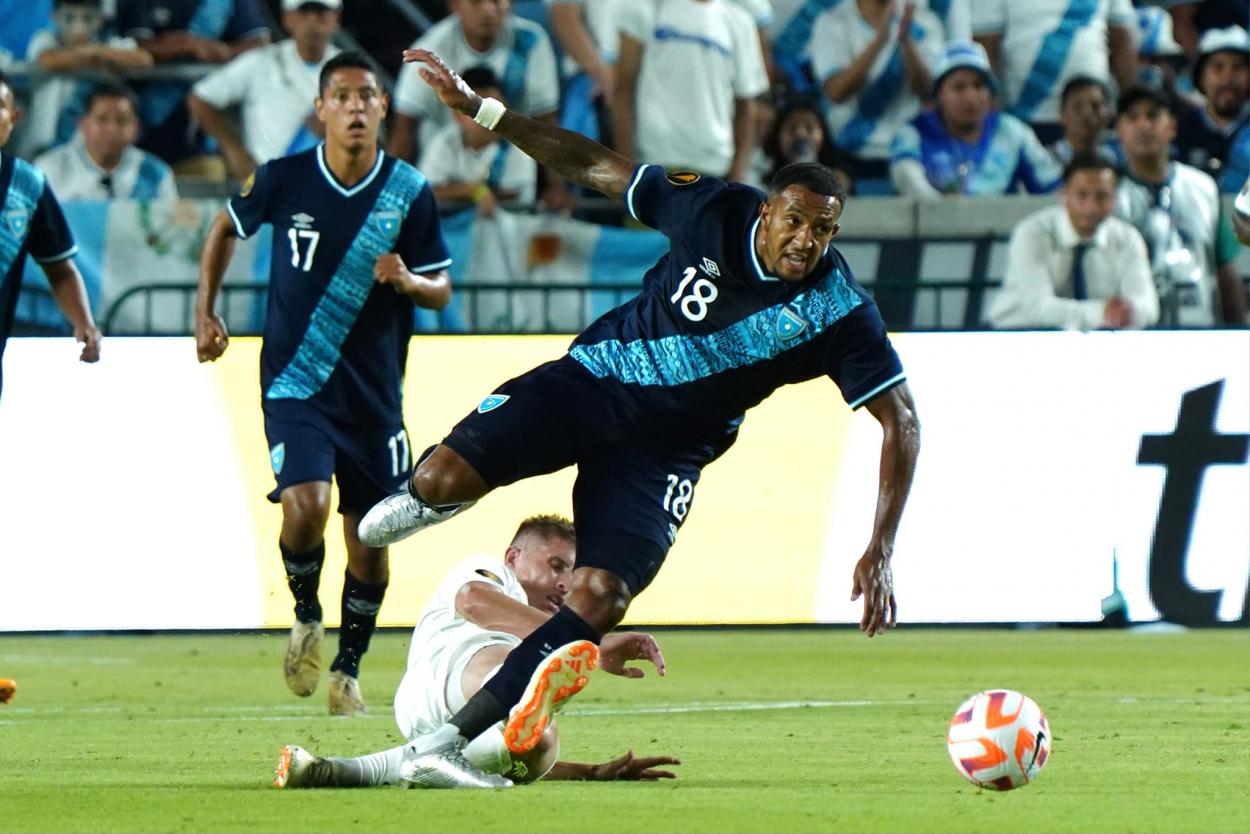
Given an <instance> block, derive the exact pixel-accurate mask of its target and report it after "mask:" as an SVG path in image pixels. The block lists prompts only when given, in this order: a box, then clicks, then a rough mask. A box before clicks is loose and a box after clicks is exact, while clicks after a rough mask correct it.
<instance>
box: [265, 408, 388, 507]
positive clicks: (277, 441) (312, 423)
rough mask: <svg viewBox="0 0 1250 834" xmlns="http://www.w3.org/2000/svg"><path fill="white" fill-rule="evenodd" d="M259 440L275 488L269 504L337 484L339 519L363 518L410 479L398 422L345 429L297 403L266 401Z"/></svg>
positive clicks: (346, 427) (271, 493)
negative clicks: (290, 491) (296, 491)
mask: <svg viewBox="0 0 1250 834" xmlns="http://www.w3.org/2000/svg"><path fill="white" fill-rule="evenodd" d="M264 409H265V437H266V439H268V441H269V463H270V466H271V468H272V469H273V474H274V478H275V479H276V480H277V487H276V488H275V489H274V490H273V491H272V492H270V493H269V496H268V497H269V500H270V501H272V502H274V503H275V504H276V503H278V502H279V501H280V500H281V495H282V491H283V490H284V489H286V488H287V487H289V486H295V485H296V484H303V483H307V482H309V481H327V482H328V481H329V480H330V479H331V477H333V478H335V479H336V480H337V481H338V486H339V507H338V510H339V512H340V513H350V514H354V515H363V514H365V513H366V512H368V511H369V509H370V508H371V507H372V506H373V505H374V504H376V503H378V502H379V501H381V500H382V499H383V498H385V497H386V496H388V495H390V494H391V493H394V492H399V491H400V490H402V489H404V488H405V486H406V484H407V483H408V478H409V476H411V475H412V449H411V448H410V447H409V445H408V432H407V431H405V429H404V424H403V423H402V422H398V423H395V424H394V425H391V426H387V427H384V428H370V427H363V428H362V427H358V426H347V425H344V424H343V423H340V422H337V421H335V420H331V419H330V418H329V417H326V416H325V415H324V414H322V413H321V412H320V411H318V410H317V409H316V408H314V407H313V406H310V405H308V404H306V403H303V402H300V401H297V400H278V401H272V400H270V401H266V402H265V404H264Z"/></svg>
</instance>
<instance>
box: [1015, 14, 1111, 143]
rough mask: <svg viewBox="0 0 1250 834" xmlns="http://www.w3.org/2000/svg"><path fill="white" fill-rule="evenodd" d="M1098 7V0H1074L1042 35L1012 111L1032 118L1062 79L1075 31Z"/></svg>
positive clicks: (1026, 118)
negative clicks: (1060, 77)
mask: <svg viewBox="0 0 1250 834" xmlns="http://www.w3.org/2000/svg"><path fill="white" fill-rule="evenodd" d="M1096 11H1098V0H1072V4H1071V5H1070V6H1068V9H1067V11H1065V12H1064V13H1063V19H1062V20H1060V21H1059V26H1058V27H1057V28H1056V29H1055V30H1054V31H1053V32H1051V33H1050V34H1049V35H1047V36H1046V37H1045V38H1043V39H1042V46H1041V49H1039V50H1038V52H1037V58H1036V59H1035V60H1034V61H1033V68H1032V69H1030V70H1029V74H1028V76H1027V77H1026V78H1025V79H1024V84H1023V85H1022V86H1021V87H1020V94H1019V95H1018V96H1016V101H1015V103H1014V104H1013V105H1012V106H1011V111H1010V112H1011V114H1012V115H1014V116H1018V117H1019V118H1021V119H1024V120H1025V121H1026V122H1027V121H1029V120H1030V119H1031V117H1032V116H1033V111H1034V110H1036V109H1037V107H1038V105H1040V104H1041V103H1042V102H1043V101H1045V100H1046V97H1047V96H1049V95H1050V93H1051V91H1052V90H1054V88H1055V82H1057V81H1058V80H1059V76H1060V74H1061V73H1062V72H1063V66H1064V64H1066V63H1067V62H1068V53H1069V52H1071V51H1072V42H1073V41H1074V40H1075V39H1076V33H1077V32H1078V31H1079V30H1081V29H1083V28H1084V27H1085V26H1087V25H1089V22H1090V21H1091V20H1092V19H1093V17H1094V13H1095V12H1096Z"/></svg>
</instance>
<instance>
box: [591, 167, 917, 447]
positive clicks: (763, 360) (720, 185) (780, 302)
mask: <svg viewBox="0 0 1250 834" xmlns="http://www.w3.org/2000/svg"><path fill="white" fill-rule="evenodd" d="M764 199H765V196H764V194H762V193H761V192H760V191H758V190H756V189H754V188H750V187H748V186H744V185H739V184H736V183H729V182H726V181H724V180H720V179H711V178H699V177H698V176H697V175H694V174H685V173H680V174H679V173H674V174H671V175H670V174H667V173H666V172H665V171H664V169H662V168H660V167H659V166H655V165H643V166H641V167H639V169H638V170H637V172H636V173H635V174H634V178H633V181H632V182H631V183H630V186H629V190H628V191H627V193H626V204H627V206H628V208H629V211H630V213H631V214H632V215H633V216H634V217H635V218H636V219H638V220H639V221H641V222H643V223H645V224H647V225H648V226H651V227H653V228H655V229H659V230H660V231H661V232H663V233H664V234H665V235H666V236H667V237H668V239H669V241H670V249H669V252H668V254H666V255H665V256H664V257H662V258H661V259H660V260H659V262H657V263H656V265H655V266H653V267H652V268H651V269H650V270H649V271H648V272H647V274H646V277H645V278H644V280H643V289H642V292H640V293H639V294H638V296H636V297H635V298H633V299H632V300H630V301H628V302H626V303H625V304H623V305H621V306H620V307H617V308H616V309H615V310H612V311H610V312H608V313H606V314H605V315H603V316H602V317H601V318H599V319H598V320H597V321H595V322H594V323H593V324H591V325H590V327H588V328H587V329H586V330H585V331H584V332H583V333H582V334H581V335H580V336H578V337H577V339H575V340H574V342H573V345H572V346H571V348H570V350H569V353H570V356H571V357H572V358H573V359H575V360H576V361H578V362H579V363H581V364H582V365H583V366H584V367H586V368H587V369H588V370H589V371H590V372H591V373H593V374H594V375H595V376H597V377H599V378H601V379H605V380H614V381H615V382H616V383H617V384H618V389H619V391H620V393H621V396H622V398H623V399H624V400H625V401H626V402H627V403H628V404H629V405H630V406H632V407H633V409H635V411H636V413H637V414H640V415H645V416H646V417H648V418H649V419H651V420H659V421H661V422H659V423H658V425H659V426H660V427H661V429H662V430H668V431H680V430H691V429H694V430H697V431H706V430H717V429H720V430H732V428H733V427H734V426H736V425H737V423H738V422H739V421H740V420H741V416H742V415H743V414H744V413H745V412H746V411H747V409H749V408H751V407H752V406H754V405H756V404H757V403H759V402H760V401H761V400H763V399H764V398H766V397H767V396H768V395H769V394H771V393H772V392H773V391H775V390H776V389H777V388H778V387H780V386H782V385H785V384H788V383H793V382H803V381H805V380H809V379H814V378H817V377H821V376H828V377H830V378H831V379H832V380H833V381H834V382H835V383H836V384H837V385H838V388H839V389H840V390H841V392H842V396H843V398H845V400H846V401H847V402H848V403H849V404H850V405H851V407H852V408H858V407H859V406H860V405H863V404H864V403H866V402H867V401H868V400H870V399H872V398H873V397H875V396H877V395H878V394H880V393H882V392H884V391H886V390H888V389H889V388H891V387H893V386H895V385H898V384H899V383H901V382H902V381H903V380H904V379H905V377H904V374H903V367H902V364H901V363H900V361H899V358H898V355H897V354H896V353H895V352H894V348H893V347H892V346H891V345H890V340H889V338H888V337H887V335H886V330H885V323H884V322H883V321H882V319H881V313H880V312H879V311H878V309H877V305H876V303H875V302H874V301H873V300H872V298H871V297H870V296H869V295H868V294H867V292H865V291H864V289H863V288H862V287H861V286H859V284H857V283H856V282H855V279H854V278H853V277H852V275H851V269H850V267H849V266H847V263H846V261H845V260H844V259H843V257H842V255H841V254H840V253H838V251H837V250H836V249H834V248H833V247H832V246H830V247H829V249H828V251H827V252H826V253H825V255H824V258H823V259H822V261H821V263H820V265H819V266H818V267H817V268H816V270H815V271H814V272H813V273H812V274H811V275H809V276H808V277H807V278H805V279H804V280H803V281H801V282H786V281H782V280H780V279H778V278H776V277H774V276H771V275H769V274H768V273H766V272H765V271H764V269H763V267H762V265H761V264H760V262H759V259H758V258H757V256H756V253H755V247H754V245H753V240H754V238H755V233H756V231H757V229H758V224H759V223H760V219H759V211H760V206H761V204H762V203H763V202H764Z"/></svg>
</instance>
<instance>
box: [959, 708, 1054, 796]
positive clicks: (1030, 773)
mask: <svg viewBox="0 0 1250 834" xmlns="http://www.w3.org/2000/svg"><path fill="white" fill-rule="evenodd" d="M1050 741H1051V735H1050V725H1049V724H1047V723H1046V716H1045V715H1043V714H1042V710H1041V707H1039V706H1038V705H1037V704H1036V703H1034V701H1033V699H1032V698H1030V697H1029V696H1027V695H1024V694H1021V693H1019V692H1013V691H1012V690H1010V689H990V690H986V691H985V692H978V693H977V694H976V695H973V696H972V697H971V698H969V699H968V700H966V701H964V702H963V703H962V704H960V705H959V709H957V710H955V715H954V717H952V718H951V723H950V728H949V729H948V730H947V733H946V749H947V750H948V751H949V752H950V754H951V761H952V762H954V763H955V769H956V770H958V771H959V775H960V776H962V777H964V778H965V779H967V780H968V781H969V782H971V783H972V784H974V785H976V786H978V787H981V788H987V789H989V790H992V791H1009V790H1012V789H1013V788H1019V787H1022V786H1024V785H1027V784H1028V783H1030V782H1032V781H1033V780H1034V779H1035V778H1037V774H1038V773H1039V772H1040V771H1041V769H1042V767H1043V766H1044V765H1045V764H1046V760H1047V759H1048V758H1050Z"/></svg>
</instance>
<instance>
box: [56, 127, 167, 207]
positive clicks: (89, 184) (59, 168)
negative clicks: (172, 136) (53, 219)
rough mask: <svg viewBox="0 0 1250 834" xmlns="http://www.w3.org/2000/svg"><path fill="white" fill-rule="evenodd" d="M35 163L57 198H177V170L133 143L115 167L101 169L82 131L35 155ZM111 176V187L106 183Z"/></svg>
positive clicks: (109, 180) (62, 200)
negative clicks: (92, 155)
mask: <svg viewBox="0 0 1250 834" xmlns="http://www.w3.org/2000/svg"><path fill="white" fill-rule="evenodd" d="M35 167H37V168H39V169H41V170H42V171H43V172H44V174H45V175H47V177H48V183H49V184H50V185H51V186H52V191H53V192H55V194H56V196H57V199H59V200H60V201H61V202H63V203H64V202H70V201H72V200H109V199H112V198H119V199H122V198H124V199H134V200H176V199H178V189H177V186H176V185H175V183H174V172H173V170H172V169H171V168H170V167H169V166H168V165H167V164H165V162H164V161H163V160H161V159H159V158H157V157H156V156H154V155H152V154H150V153H148V152H147V151H143V150H140V149H139V148H134V147H130V148H127V149H126V150H125V152H123V153H122V158H121V162H119V163H118V165H117V167H116V168H115V169H113V170H112V171H105V170H103V169H101V168H100V167H99V166H98V165H96V164H95V162H94V161H93V160H92V159H91V157H90V156H88V155H87V149H86V147H84V146H83V140H82V134H75V136H74V138H73V139H72V140H71V141H69V142H66V143H65V144H64V145H59V146H58V147H55V148H53V149H52V150H50V151H48V152H46V153H43V154H40V155H39V156H38V157H36V158H35ZM106 178H107V180H108V183H109V185H111V187H112V193H109V186H108V185H106V184H105V180H106Z"/></svg>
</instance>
